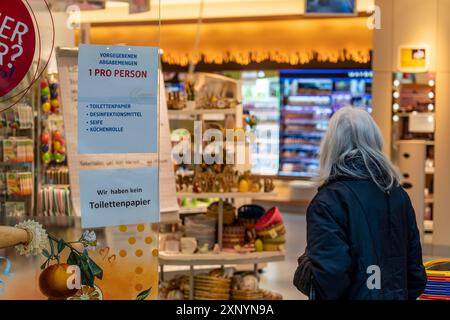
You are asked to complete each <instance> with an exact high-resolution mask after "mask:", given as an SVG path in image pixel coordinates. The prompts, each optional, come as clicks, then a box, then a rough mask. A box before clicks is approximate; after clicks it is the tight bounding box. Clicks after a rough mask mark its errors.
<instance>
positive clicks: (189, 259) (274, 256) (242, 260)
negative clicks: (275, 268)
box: [159, 251, 285, 266]
mask: <svg viewBox="0 0 450 320" xmlns="http://www.w3.org/2000/svg"><path fill="white" fill-rule="evenodd" d="M284 257H285V256H284V253H283V252H278V251H276V252H252V253H228V252H221V253H219V254H216V253H206V254H200V253H194V254H183V253H179V254H168V253H165V252H160V253H159V264H160V265H178V266H201V265H230V264H259V263H265V262H277V261H283V260H284Z"/></svg>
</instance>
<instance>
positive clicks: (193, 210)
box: [178, 206, 208, 215]
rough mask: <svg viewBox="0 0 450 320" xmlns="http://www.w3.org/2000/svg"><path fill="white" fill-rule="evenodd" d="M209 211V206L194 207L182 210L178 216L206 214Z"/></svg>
mask: <svg viewBox="0 0 450 320" xmlns="http://www.w3.org/2000/svg"><path fill="white" fill-rule="evenodd" d="M207 210H208V207H207V206H201V207H194V208H180V210H179V211H178V214H180V215H185V214H194V213H205V212H206V211H207Z"/></svg>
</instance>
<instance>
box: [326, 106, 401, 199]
mask: <svg viewBox="0 0 450 320" xmlns="http://www.w3.org/2000/svg"><path fill="white" fill-rule="evenodd" d="M382 150H383V138H382V136H381V132H380V129H379V128H378V126H377V125H376V123H375V121H374V120H373V119H372V117H371V116H370V114H369V113H368V112H367V111H365V110H363V109H360V108H355V107H351V106H349V107H344V108H342V109H340V110H339V111H337V112H336V113H335V114H334V115H333V116H332V117H331V120H330V123H329V126H328V130H327V132H326V134H325V137H324V139H323V141H322V145H321V148H320V171H319V178H318V180H319V183H320V184H325V183H327V182H329V181H330V180H332V179H333V178H337V177H340V176H345V177H348V178H352V179H370V180H372V181H373V182H374V183H375V184H376V185H377V186H378V187H380V188H381V189H382V190H383V191H389V190H390V189H391V188H392V187H394V186H396V185H398V184H399V175H398V172H397V170H396V169H395V168H394V166H393V165H392V163H391V161H389V159H387V158H386V156H385V155H384V154H383V152H382Z"/></svg>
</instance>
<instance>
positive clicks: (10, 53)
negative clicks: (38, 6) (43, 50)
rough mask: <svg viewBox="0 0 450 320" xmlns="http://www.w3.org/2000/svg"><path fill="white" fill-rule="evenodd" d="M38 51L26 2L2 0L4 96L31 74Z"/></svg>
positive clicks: (0, 78) (0, 86)
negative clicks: (30, 70)
mask: <svg viewBox="0 0 450 320" xmlns="http://www.w3.org/2000/svg"><path fill="white" fill-rule="evenodd" d="M35 49H36V35H35V30H34V24H33V19H32V18H31V14H30V12H29V11H28V8H27V6H26V5H25V4H24V2H23V1H22V0H8V1H0V97H3V96H4V95H6V94H7V93H9V92H11V91H12V90H13V89H14V88H16V87H17V86H18V85H19V83H20V82H21V81H22V80H23V78H24V77H25V76H26V74H27V73H28V71H29V69H30V66H31V64H32V62H33V58H34V52H35Z"/></svg>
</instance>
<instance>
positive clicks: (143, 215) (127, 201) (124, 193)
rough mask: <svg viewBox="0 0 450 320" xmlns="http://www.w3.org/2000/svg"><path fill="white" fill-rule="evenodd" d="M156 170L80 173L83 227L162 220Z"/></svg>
mask: <svg viewBox="0 0 450 320" xmlns="http://www.w3.org/2000/svg"><path fill="white" fill-rule="evenodd" d="M157 185H158V169H157V168H137V169H113V170H96V171H80V186H81V188H80V199H81V212H82V213H84V214H83V225H84V224H85V225H89V226H90V227H91V228H96V227H105V226H117V225H122V224H124V225H126V224H130V223H129V221H130V216H132V219H133V224H140V223H147V222H148V221H149V216H150V219H151V221H158V219H159V195H158V189H157V188H156V187H155V186H157Z"/></svg>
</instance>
